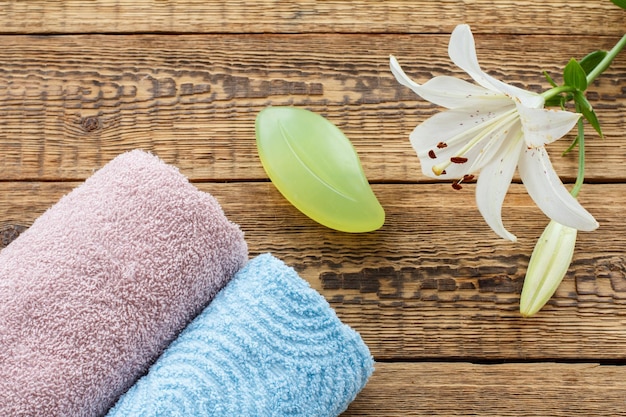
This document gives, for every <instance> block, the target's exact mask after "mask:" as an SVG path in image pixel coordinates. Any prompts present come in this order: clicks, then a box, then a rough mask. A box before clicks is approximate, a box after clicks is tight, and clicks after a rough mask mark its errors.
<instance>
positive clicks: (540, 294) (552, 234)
mask: <svg viewBox="0 0 626 417" xmlns="http://www.w3.org/2000/svg"><path fill="white" fill-rule="evenodd" d="M577 232H578V231H577V230H576V229H573V228H571V227H567V226H563V225H562V224H560V223H557V222H555V221H554V220H552V221H550V223H549V224H548V226H547V227H546V228H545V230H544V231H543V233H542V234H541V237H540V238H539V240H538V241H537V244H536V245H535V249H534V250H533V253H532V255H531V256H530V262H528V270H527V271H526V278H525V279H524V287H523V288H522V296H521V297H520V313H521V314H522V315H523V316H525V317H530V316H532V315H534V314H535V313H537V312H538V311H539V310H540V309H541V307H543V306H544V305H545V304H546V303H547V302H548V300H549V299H550V297H552V295H553V294H554V292H555V291H556V289H557V288H558V286H559V284H560V283H561V281H562V280H563V277H564V276H565V274H566V273H567V270H568V268H569V265H570V263H571V262H572V257H573V256H574V246H576V234H577Z"/></svg>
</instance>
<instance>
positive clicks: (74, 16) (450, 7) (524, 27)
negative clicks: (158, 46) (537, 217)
mask: <svg viewBox="0 0 626 417" xmlns="http://www.w3.org/2000/svg"><path fill="white" fill-rule="evenodd" d="M590 22H593V24H590ZM458 23H469V24H472V25H474V26H477V27H480V30H481V31H482V32H490V33H526V34H527V33H535V32H536V31H537V30H540V31H541V32H542V33H551V34H564V33H577V34H594V35H621V32H622V31H623V28H624V27H625V26H626V16H625V15H624V13H622V12H621V9H618V8H617V7H616V6H614V5H613V4H611V3H610V2H609V1H608V0H591V1H588V0H587V1H585V0H572V1H564V0H559V1H550V2H545V1H542V0H534V1H533V0H521V1H516V2H511V1H507V0H495V1H493V0H492V1H488V0H468V1H458V0H441V1H422V2H413V3H411V2H408V1H404V0H395V1H390V0H386V1H380V0H356V1H345V0H306V1H296V0H288V1H284V0H280V1H278V0H258V1H255V2H254V4H251V3H250V2H248V1H243V0H237V1H228V2H225V1H221V0H202V1H198V0H186V1H160V0H132V1H131V0H69V1H62V2H47V1H45V0H28V1H20V0H11V1H0V32H4V33H63V34H66V33H137V32H152V33H154V32H164V33H172V32H174V33H190V32H191V33H250V32H256V33H309V32H315V33H320V32H337V33H358V32H366V33H441V32H442V31H443V32H449V31H450V30H451V29H452V28H453V27H454V25H456V24H458Z"/></svg>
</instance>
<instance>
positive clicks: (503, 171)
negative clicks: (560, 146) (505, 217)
mask: <svg viewBox="0 0 626 417" xmlns="http://www.w3.org/2000/svg"><path fill="white" fill-rule="evenodd" d="M514 135H517V136H519V135H520V132H519V131H517V132H515V131H512V132H509V134H508V137H507V139H505V140H504V146H503V148H504V149H501V150H500V151H501V152H502V153H501V155H502V156H501V157H498V158H494V159H493V160H492V161H490V162H489V163H488V164H487V165H485V166H484V167H483V169H482V170H481V171H480V175H479V176H478V181H477V184H476V205H477V206H478V211H480V214H482V216H483V218H484V219H485V222H487V224H488V225H489V227H491V229H492V230H493V231H494V232H495V233H496V234H497V235H498V236H500V237H502V238H504V239H508V240H510V241H513V242H515V241H516V240H517V237H515V235H513V234H512V233H510V232H509V231H507V230H506V229H505V227H504V224H503V223H502V203H503V202H504V197H505V196H506V193H507V191H508V189H509V185H510V184H511V180H512V179H513V173H514V172H515V166H516V165H517V161H518V160H519V157H520V154H521V152H522V149H523V147H524V141H522V140H519V139H518V140H515V137H514Z"/></svg>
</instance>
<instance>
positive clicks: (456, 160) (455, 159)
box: [450, 156, 467, 164]
mask: <svg viewBox="0 0 626 417" xmlns="http://www.w3.org/2000/svg"><path fill="white" fill-rule="evenodd" d="M450 162H453V163H455V164H464V163H466V162H467V158H465V157H462V156H453V157H452V158H450Z"/></svg>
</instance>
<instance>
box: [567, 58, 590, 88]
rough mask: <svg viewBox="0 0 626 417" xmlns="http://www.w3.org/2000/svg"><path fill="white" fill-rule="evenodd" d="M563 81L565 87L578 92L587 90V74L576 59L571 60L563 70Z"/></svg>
mask: <svg viewBox="0 0 626 417" xmlns="http://www.w3.org/2000/svg"><path fill="white" fill-rule="evenodd" d="M563 81H564V82H565V85H567V86H570V87H573V88H575V89H577V90H580V91H585V90H586V89H587V74H586V73H585V70H584V69H583V67H581V66H580V64H579V63H578V61H576V60H575V59H574V58H572V59H570V61H569V62H568V63H567V65H566V66H565V69H564V70H563Z"/></svg>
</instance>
